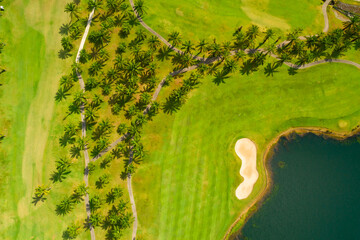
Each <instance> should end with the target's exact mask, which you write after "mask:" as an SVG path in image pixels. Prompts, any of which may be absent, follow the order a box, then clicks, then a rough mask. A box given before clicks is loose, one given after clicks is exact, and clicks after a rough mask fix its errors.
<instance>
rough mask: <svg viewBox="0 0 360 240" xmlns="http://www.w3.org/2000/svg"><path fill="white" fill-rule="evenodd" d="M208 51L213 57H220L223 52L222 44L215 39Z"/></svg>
mask: <svg viewBox="0 0 360 240" xmlns="http://www.w3.org/2000/svg"><path fill="white" fill-rule="evenodd" d="M208 51H209V55H210V56H211V57H220V56H221V53H222V51H221V46H220V44H217V43H216V42H215V41H214V42H213V43H212V44H211V45H210V46H209V48H208Z"/></svg>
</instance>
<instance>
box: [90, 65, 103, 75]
mask: <svg viewBox="0 0 360 240" xmlns="http://www.w3.org/2000/svg"><path fill="white" fill-rule="evenodd" d="M104 66H105V64H104V63H103V62H102V61H96V62H94V63H93V64H91V66H90V67H89V75H90V76H97V75H98V74H99V72H100V71H101V70H102V69H103V67H104Z"/></svg>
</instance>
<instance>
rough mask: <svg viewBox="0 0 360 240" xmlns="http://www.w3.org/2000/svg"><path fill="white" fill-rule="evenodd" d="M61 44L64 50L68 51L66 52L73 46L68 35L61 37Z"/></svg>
mask: <svg viewBox="0 0 360 240" xmlns="http://www.w3.org/2000/svg"><path fill="white" fill-rule="evenodd" d="M61 46H62V47H63V48H64V50H65V51H68V52H70V51H71V50H72V49H73V47H74V46H73V45H72V43H71V41H70V38H69V37H63V38H62V39H61Z"/></svg>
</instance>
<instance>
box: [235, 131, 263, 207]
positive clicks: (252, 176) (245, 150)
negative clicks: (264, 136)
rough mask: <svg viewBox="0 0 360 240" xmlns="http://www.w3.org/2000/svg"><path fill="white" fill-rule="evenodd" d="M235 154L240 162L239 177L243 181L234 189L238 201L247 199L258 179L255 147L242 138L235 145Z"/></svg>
mask: <svg viewBox="0 0 360 240" xmlns="http://www.w3.org/2000/svg"><path fill="white" fill-rule="evenodd" d="M235 152H236V154H237V155H238V156H239V158H240V159H241V161H242V164H241V168H240V175H241V176H242V177H243V178H244V181H243V182H242V183H241V184H240V185H239V187H238V188H237V189H236V192H235V195H236V197H237V198H238V199H240V200H241V199H245V198H247V197H248V196H249V195H250V193H251V192H252V190H253V187H254V184H255V183H256V181H257V179H258V178H259V173H258V171H257V170H256V146H255V143H254V142H252V141H251V140H250V139H248V138H242V139H240V140H238V141H237V142H236V144H235Z"/></svg>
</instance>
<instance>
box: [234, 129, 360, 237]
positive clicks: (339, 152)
mask: <svg viewBox="0 0 360 240" xmlns="http://www.w3.org/2000/svg"><path fill="white" fill-rule="evenodd" d="M270 166H271V169H272V172H273V177H272V178H273V183H274V185H273V187H272V189H271V193H270V194H269V195H268V196H267V197H266V200H265V202H264V204H263V205H262V207H261V208H260V209H259V210H258V211H257V212H256V213H255V214H254V215H253V216H252V217H251V218H250V219H249V221H248V222H247V223H246V224H245V226H244V228H243V230H242V234H241V235H240V236H238V239H247V240H282V239H289V240H297V239H299V240H300V239H301V240H304V239H307V240H310V239H316V240H322V239H324V240H325V239H326V240H330V239H334V240H335V239H336V240H338V239H342V240H345V239H351V240H353V239H360V144H359V142H358V141H357V140H356V138H351V139H348V140H346V141H343V142H340V141H336V140H332V139H324V138H322V137H318V136H315V135H313V134H307V135H305V136H303V137H299V136H297V137H295V139H293V140H291V141H285V140H283V141H281V142H280V144H279V145H278V148H277V150H276V153H275V154H274V156H273V158H272V160H271V163H270Z"/></svg>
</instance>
